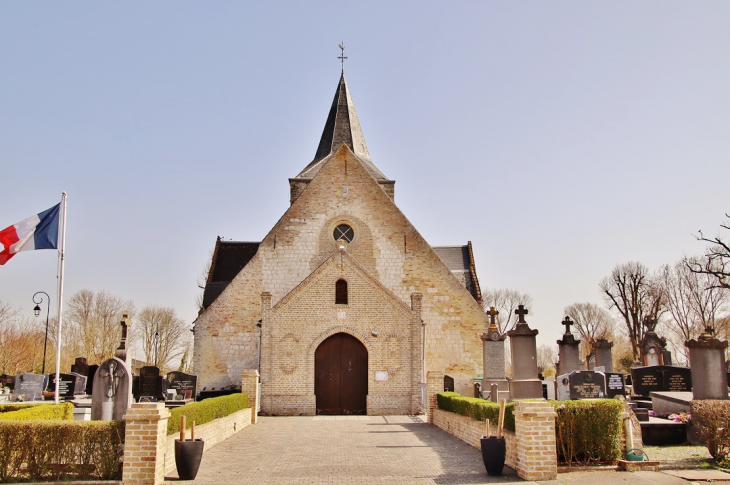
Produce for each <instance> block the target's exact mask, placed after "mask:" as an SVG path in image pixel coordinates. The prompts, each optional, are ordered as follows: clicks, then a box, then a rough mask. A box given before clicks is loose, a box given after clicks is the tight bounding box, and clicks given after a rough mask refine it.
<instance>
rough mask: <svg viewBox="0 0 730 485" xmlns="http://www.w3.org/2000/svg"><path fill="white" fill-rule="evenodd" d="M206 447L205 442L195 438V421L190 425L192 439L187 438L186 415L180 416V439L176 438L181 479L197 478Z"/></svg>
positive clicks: (177, 462) (176, 457) (176, 459)
mask: <svg viewBox="0 0 730 485" xmlns="http://www.w3.org/2000/svg"><path fill="white" fill-rule="evenodd" d="M204 448H205V442H204V441H203V440H202V439H200V438H198V439H195V421H193V422H192V426H191V427H190V439H189V440H186V439H185V416H184V415H183V416H180V439H176V440H175V465H176V466H177V475H178V477H180V480H195V477H196V475H197V474H198V469H199V468H200V462H201V460H202V459H203V449H204Z"/></svg>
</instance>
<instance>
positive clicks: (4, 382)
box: [0, 374, 730, 391]
mask: <svg viewBox="0 0 730 485" xmlns="http://www.w3.org/2000/svg"><path fill="white" fill-rule="evenodd" d="M728 375H730V374H728ZM0 387H7V388H9V389H10V390H11V391H12V390H13V389H15V376H10V375H8V374H2V375H0Z"/></svg>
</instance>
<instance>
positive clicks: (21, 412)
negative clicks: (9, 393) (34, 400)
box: [0, 402, 74, 421]
mask: <svg viewBox="0 0 730 485" xmlns="http://www.w3.org/2000/svg"><path fill="white" fill-rule="evenodd" d="M7 407H15V409H12V410H9V409H6V410H4V411H0V420H8V421H10V420H12V421H30V420H41V421H54V420H65V421H71V420H73V418H74V405H73V404H71V403H70V402H65V403H61V404H41V405H39V406H35V405H31V406H7Z"/></svg>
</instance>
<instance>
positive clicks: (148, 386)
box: [134, 365, 165, 402]
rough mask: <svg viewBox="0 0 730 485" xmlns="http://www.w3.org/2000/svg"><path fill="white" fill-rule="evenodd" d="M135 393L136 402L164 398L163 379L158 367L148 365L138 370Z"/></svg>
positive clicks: (161, 399)
mask: <svg viewBox="0 0 730 485" xmlns="http://www.w3.org/2000/svg"><path fill="white" fill-rule="evenodd" d="M136 391H137V395H135V396H134V398H135V399H136V400H137V401H138V402H143V401H142V398H146V399H145V401H144V402H155V401H164V400H165V379H163V378H162V376H160V369H158V368H157V367H154V366H151V365H148V366H144V367H142V368H141V369H140V370H139V384H138V386H137V389H136Z"/></svg>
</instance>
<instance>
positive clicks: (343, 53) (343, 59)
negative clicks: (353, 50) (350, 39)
mask: <svg viewBox="0 0 730 485" xmlns="http://www.w3.org/2000/svg"><path fill="white" fill-rule="evenodd" d="M337 47H339V48H340V50H341V51H342V53H341V54H340V55H339V56H338V57H337V58H338V59H339V60H340V61H342V73H343V74H344V73H345V59H347V56H345V42H344V41H342V42H340V43H339V45H338V46H337Z"/></svg>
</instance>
